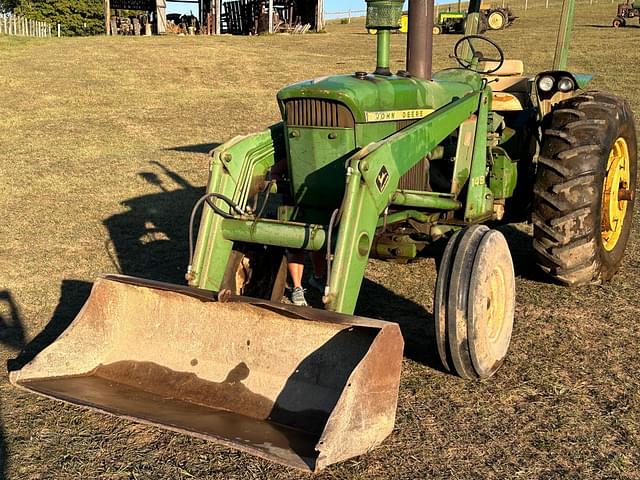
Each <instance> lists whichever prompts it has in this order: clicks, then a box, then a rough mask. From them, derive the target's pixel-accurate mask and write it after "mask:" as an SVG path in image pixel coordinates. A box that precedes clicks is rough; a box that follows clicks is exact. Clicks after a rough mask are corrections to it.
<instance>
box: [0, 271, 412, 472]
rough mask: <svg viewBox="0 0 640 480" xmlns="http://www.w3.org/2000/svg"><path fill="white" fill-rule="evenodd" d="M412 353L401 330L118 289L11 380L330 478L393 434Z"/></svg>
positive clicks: (103, 282) (166, 288)
mask: <svg viewBox="0 0 640 480" xmlns="http://www.w3.org/2000/svg"><path fill="white" fill-rule="evenodd" d="M220 300H222V299H220ZM402 350H403V340H402V336H401V334H400V330H399V327H398V325H397V324H395V323H388V322H383V321H378V320H370V319H366V318H362V317H353V316H348V315H341V314H336V313H332V312H327V311H323V310H315V309H309V308H300V307H294V306H289V305H282V304H277V303H272V302H268V301H262V300H255V299H250V298H243V297H232V298H231V299H230V300H229V301H227V302H224V301H218V299H217V298H216V296H215V294H213V293H212V292H208V291H204V290H198V289H193V288H189V287H178V286H175V285H169V284H162V283H156V282H150V281H144V280H138V279H133V278H129V277H116V276H109V277H104V278H101V279H99V280H98V281H97V282H96V283H95V284H94V286H93V290H92V292H91V296H90V297H89V299H88V300H87V302H86V304H85V305H84V307H83V308H82V310H81V311H80V313H79V314H78V316H77V317H76V318H75V320H74V321H73V322H72V323H71V325H70V326H69V327H68V328H67V329H66V331H65V332H63V334H62V335H61V336H60V337H59V338H58V339H57V340H56V341H55V342H54V343H52V344H51V345H50V346H48V347H47V348H46V349H44V350H43V351H42V352H40V353H39V354H38V355H37V356H36V357H35V358H34V359H33V360H32V361H31V362H29V363H28V364H26V365H25V366H24V367H22V368H21V369H20V370H17V371H13V372H11V373H10V380H11V382H12V383H13V384H14V385H17V386H19V387H22V388H25V389H27V390H30V391H33V392H35V393H38V394H41V395H44V396H46V397H50V398H54V399H58V400H62V401H65V402H69V403H72V404H76V405H81V406H84V407H87V408H90V409H92V410H97V411H100V412H104V413H108V414H112V415H116V416H119V417H124V418H128V419H132V420H135V421H138V422H142V423H147V424H151V425H157V426H161V427H163V428H167V429H169V430H174V431H177V432H182V433H186V434H188V435H192V436H195V437H199V438H204V439H207V440H212V441H215V442H218V443H222V444H224V445H227V446H230V447H234V448H238V449H240V450H243V451H246V452H249V453H251V454H254V455H257V456H259V457H263V458H266V459H268V460H272V461H275V462H278V463H281V464H284V465H288V466H291V467H295V468H298V469H302V470H311V471H318V470H321V469H322V468H324V467H326V466H327V465H329V464H331V463H335V462H338V461H341V460H345V459H347V458H350V457H353V456H356V455H360V454H362V453H365V452H367V451H368V450H370V449H371V448H373V447H374V446H376V445H378V444H379V443H381V442H382V441H383V440H384V439H385V438H386V437H387V436H388V435H389V433H391V430H392V429H393V425H394V422H395V412H396V405H397V398H398V384H399V380H400V367H401V362H402Z"/></svg>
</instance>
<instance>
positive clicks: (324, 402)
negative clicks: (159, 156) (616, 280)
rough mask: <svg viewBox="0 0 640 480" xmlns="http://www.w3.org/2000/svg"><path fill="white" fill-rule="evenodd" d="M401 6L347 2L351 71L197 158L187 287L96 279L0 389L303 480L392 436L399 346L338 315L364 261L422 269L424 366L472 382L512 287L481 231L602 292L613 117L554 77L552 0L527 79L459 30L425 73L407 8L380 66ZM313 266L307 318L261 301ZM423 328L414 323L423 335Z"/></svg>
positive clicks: (284, 101) (619, 153)
mask: <svg viewBox="0 0 640 480" xmlns="http://www.w3.org/2000/svg"><path fill="white" fill-rule="evenodd" d="M402 6H403V1H402V0H368V1H367V7H368V11H367V22H366V26H367V28H373V29H376V30H377V61H376V67H375V69H374V70H373V72H366V71H357V72H355V73H349V74H343V75H334V76H325V77H322V78H317V79H313V80H307V81H302V82H299V83H296V84H293V85H289V86H287V87H285V88H283V89H282V90H280V92H278V95H277V101H278V105H279V107H280V112H281V115H282V121H281V122H279V123H277V124H275V125H273V126H271V127H269V128H268V129H266V130H265V131H263V132H260V133H256V134H253V135H248V136H243V137H236V138H234V139H232V140H230V141H229V142H227V143H226V144H224V145H222V146H220V147H218V148H216V149H215V150H214V152H213V156H212V159H211V164H210V174H209V181H208V185H207V193H206V194H205V195H204V196H203V197H202V198H201V199H200V200H199V201H198V202H197V203H196V205H195V206H194V209H193V211H192V215H191V221H190V232H192V236H193V233H195V224H196V222H197V219H198V213H199V211H200V210H199V209H200V208H201V207H202V209H203V211H202V213H201V215H200V224H199V230H198V235H197V241H195V242H194V238H191V239H190V265H189V267H188V269H187V279H188V282H189V286H176V285H169V284H162V283H158V282H153V281H148V280H140V279H133V278H129V277H106V278H102V279H100V280H98V281H97V282H96V284H95V285H94V288H93V292H92V294H91V296H90V298H89V300H88V301H87V303H86V305H85V306H84V307H83V309H82V311H81V312H80V313H79V314H78V317H77V318H76V319H75V320H74V321H73V322H72V324H71V325H70V326H69V327H68V328H67V330H66V331H65V332H64V333H63V334H62V335H61V336H60V337H59V338H58V340H57V341H55V342H54V343H53V344H51V345H50V346H49V347H47V348H46V349H44V350H43V351H42V352H41V353H39V354H38V355H37V356H36V357H35V358H34V359H33V360H31V361H30V362H29V363H27V364H26V365H24V366H23V367H22V368H21V369H19V370H15V371H12V372H11V374H10V379H11V381H12V383H13V384H15V385H18V386H20V387H22V388H25V389H28V390H31V391H34V392H37V393H39V394H41V395H44V396H47V397H51V398H57V399H60V400H63V401H66V402H71V403H74V404H78V405H84V406H87V407H89V408H92V409H94V410H98V411H103V412H107V413H111V414H114V415H119V416H122V417H126V418H130V419H136V420H139V421H141V422H145V423H151V424H154V425H160V426H164V427H166V428H169V429H172V430H176V431H180V432H185V433H188V434H190V435H194V436H197V437H200V438H206V439H211V440H214V441H218V442H221V443H223V444H225V445H229V446H234V447H237V448H239V449H242V450H245V451H248V452H250V453H253V454H255V455H259V456H262V457H264V458H268V459H271V460H273V461H277V462H280V463H283V464H286V465H290V466H293V467H296V468H301V469H307V470H314V471H317V470H319V469H321V468H323V467H325V466H326V465H328V464H331V463H333V462H337V461H340V460H344V459H346V458H350V457H352V456H355V455H358V454H361V453H364V452H366V451H367V450H369V449H370V448H372V447H373V446H375V445H377V444H378V443H380V442H381V441H382V440H383V439H384V438H385V437H386V436H387V435H388V434H389V433H390V432H391V430H392V429H393V425H394V418H395V410H396V403H397V394H398V385H399V379H400V365H401V360H402V349H403V339H402V336H401V334H400V330H399V327H398V325H397V324H395V323H392V322H383V321H380V320H372V319H366V318H362V317H357V316H353V313H354V310H355V307H356V303H357V300H358V295H359V291H360V287H361V284H362V282H363V277H364V273H365V269H366V267H367V263H368V261H369V259H370V258H380V259H385V260H389V261H392V262H409V261H412V260H413V259H415V258H416V257H417V256H418V255H420V254H428V253H430V252H436V255H437V257H438V276H437V280H436V285H435V294H434V317H435V331H436V343H437V345H436V347H435V348H437V351H438V353H439V356H440V359H441V361H442V364H443V365H444V366H445V368H447V369H448V370H449V371H451V372H454V373H456V374H458V375H460V376H462V377H464V378H469V379H485V378H488V377H490V376H491V375H493V374H494V373H495V372H496V371H497V369H498V368H499V367H500V366H501V365H502V364H503V362H504V360H505V358H506V354H507V351H508V348H509V344H510V340H511V334H512V329H513V320H514V307H515V275H514V268H513V263H512V258H511V254H510V251H509V247H508V245H507V242H506V240H505V238H504V236H503V235H502V233H500V231H498V230H496V229H495V227H497V226H499V225H500V224H503V223H508V222H521V221H530V222H532V223H533V227H534V238H533V240H532V242H533V249H534V252H535V258H536V261H537V263H538V264H539V265H540V267H541V268H542V269H543V270H544V271H545V272H546V273H547V274H548V276H549V278H550V279H551V280H554V281H557V282H560V283H563V284H567V285H580V284H585V283H592V282H596V283H597V282H604V281H607V280H610V279H611V278H612V277H613V275H614V274H615V272H616V270H617V269H618V266H619V265H620V262H621V261H622V257H623V254H624V250H625V246H626V243H627V240H628V237H629V232H630V228H631V220H632V215H633V204H634V192H635V189H636V163H637V138H636V130H635V125H634V123H633V114H632V112H631V110H630V108H629V105H628V103H627V102H626V101H625V100H623V99H620V98H618V97H616V96H614V95H612V94H609V93H606V92H595V91H586V88H587V86H588V84H589V82H590V80H591V76H590V75H585V74H577V73H572V72H570V71H568V70H567V57H568V47H569V42H570V38H571V28H572V20H573V8H574V3H573V0H566V1H565V2H564V5H563V12H562V16H561V23H560V29H559V34H558V40H557V44H556V50H555V58H554V63H553V66H552V67H551V68H550V69H549V70H546V71H542V72H538V73H536V74H531V75H527V74H525V73H524V65H523V62H522V61H521V60H514V59H507V58H506V57H505V54H504V52H503V50H502V48H501V47H500V46H499V45H498V44H497V43H495V42H494V41H493V40H490V39H488V38H485V37H482V36H480V35H478V34H477V32H478V29H479V27H480V23H481V13H480V2H479V1H477V0H472V1H471V3H470V5H469V11H468V14H467V21H466V32H465V33H466V35H465V36H464V37H463V38H461V39H460V40H459V41H458V42H457V43H456V45H455V47H454V50H453V55H452V58H453V59H454V60H455V62H456V63H457V68H447V69H444V70H442V71H439V72H436V73H434V72H432V68H431V65H432V63H431V61H432V47H433V41H432V35H430V29H431V28H432V26H433V2H432V1H429V2H426V1H424V0H412V1H411V2H410V4H409V32H408V44H407V65H406V69H405V70H401V71H399V72H395V73H393V72H392V71H391V69H390V60H389V59H390V38H391V32H392V31H393V30H395V29H398V28H399V20H400V16H401V14H402ZM301 251H307V252H321V253H320V254H321V256H322V258H324V260H325V261H326V280H325V288H324V294H323V296H322V303H323V305H322V306H323V307H324V308H323V309H319V308H304V307H295V306H291V305H287V304H283V303H280V301H281V300H282V298H283V295H284V291H285V283H286V277H287V258H288V255H287V253H292V252H301ZM425 320H426V319H425Z"/></svg>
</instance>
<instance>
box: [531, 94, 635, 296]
mask: <svg viewBox="0 0 640 480" xmlns="http://www.w3.org/2000/svg"><path fill="white" fill-rule="evenodd" d="M544 127H545V128H544V134H543V138H542V148H541V152H540V157H539V159H538V172H537V176H536V181H535V187H534V207H533V225H534V243H533V246H534V249H535V251H536V254H537V258H538V265H539V266H540V267H541V268H542V270H544V271H545V272H546V273H548V274H549V275H550V276H551V277H552V278H554V279H555V280H557V281H558V282H560V283H563V284H566V285H582V284H587V283H602V282H604V281H607V280H610V279H611V278H612V277H613V276H614V274H615V273H616V271H617V270H618V268H619V267H620V262H621V261H622V257H623V255H624V251H625V248H626V245H627V241H628V240H629V235H630V233H631V221H632V219H633V204H634V196H635V190H636V179H637V161H638V160H637V141H636V129H635V124H634V120H633V113H632V112H631V108H630V107H629V104H628V103H627V102H626V101H625V100H622V99H620V98H618V97H616V96H614V95H611V94H608V93H603V92H593V93H588V94H584V95H579V96H576V97H574V98H571V99H569V100H565V101H563V102H561V103H559V104H558V105H556V106H555V108H554V109H553V111H552V112H551V113H549V115H548V116H547V118H545V122H544Z"/></svg>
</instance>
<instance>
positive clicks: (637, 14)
mask: <svg viewBox="0 0 640 480" xmlns="http://www.w3.org/2000/svg"><path fill="white" fill-rule="evenodd" d="M629 18H640V3H638V2H635V3H633V2H631V0H627V1H626V2H625V3H619V4H618V14H617V15H616V18H614V19H613V22H612V25H613V28H620V27H624V26H626V25H627V19H629Z"/></svg>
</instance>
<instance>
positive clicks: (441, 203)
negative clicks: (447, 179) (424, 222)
mask: <svg viewBox="0 0 640 480" xmlns="http://www.w3.org/2000/svg"><path fill="white" fill-rule="evenodd" d="M391 204H392V205H401V206H404V207H412V208H426V209H432V210H457V209H459V208H460V207H461V206H462V203H460V202H459V201H458V200H455V199H454V198H452V197H451V196H450V195H448V194H442V193H437V192H413V191H409V190H400V191H398V192H396V193H394V194H393V195H392V196H391Z"/></svg>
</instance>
